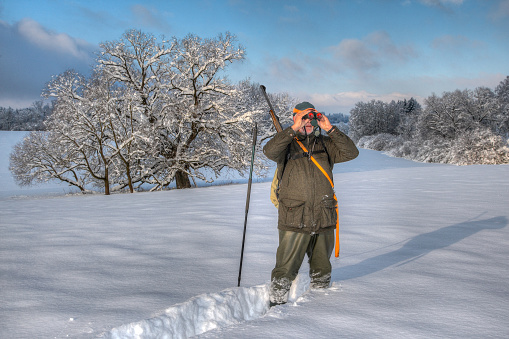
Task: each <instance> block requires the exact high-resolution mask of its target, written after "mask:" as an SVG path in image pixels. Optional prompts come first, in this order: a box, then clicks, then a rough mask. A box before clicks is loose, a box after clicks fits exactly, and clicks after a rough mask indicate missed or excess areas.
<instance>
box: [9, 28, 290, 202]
mask: <svg viewBox="0 0 509 339" xmlns="http://www.w3.org/2000/svg"><path fill="white" fill-rule="evenodd" d="M244 55H245V50H244V48H243V47H242V46H240V45H239V44H238V43H237V42H236V37H235V36H234V35H231V34H230V33H226V34H224V35H223V34H220V35H218V36H217V37H215V38H210V39H204V38H200V37H198V36H195V35H191V34H190V35H188V36H186V37H184V38H176V37H174V38H172V39H169V40H165V39H164V38H160V39H157V38H156V37H154V36H153V35H152V34H147V33H144V32H142V31H138V30H129V31H126V32H125V33H124V34H123V35H122V37H121V38H120V39H119V40H116V41H109V42H104V43H102V44H100V55H99V57H98V59H97V63H96V65H95V67H94V69H93V71H92V74H91V76H89V77H86V76H84V75H81V74H79V73H77V72H75V71H73V70H68V71H66V72H64V73H62V74H59V75H58V76H56V77H54V78H53V79H52V80H51V81H50V82H49V84H48V86H47V88H46V89H45V91H44V93H43V94H44V96H45V97H46V98H53V100H54V107H53V112H52V114H51V115H50V116H49V117H48V118H47V119H46V120H45V122H44V129H45V131H44V132H37V131H36V132H31V133H30V134H29V135H28V136H27V137H26V138H25V139H24V140H23V141H22V142H21V143H19V144H17V145H15V147H14V150H13V152H12V153H11V156H10V170H11V172H12V173H13V176H14V178H15V181H16V182H17V183H18V184H19V185H21V186H26V185H31V184H35V183H39V182H45V181H48V180H52V179H56V180H60V181H64V182H67V183H68V184H69V185H71V186H74V187H77V188H79V189H80V190H81V191H82V192H88V191H101V192H104V193H105V194H110V193H111V192H115V191H125V190H127V191H129V192H134V191H135V190H140V189H145V187H150V189H152V190H157V189H163V188H165V187H168V186H169V185H170V184H172V183H174V184H175V185H176V187H177V188H186V187H190V186H191V180H195V179H200V180H205V181H213V177H214V176H216V177H217V176H218V175H219V173H220V172H221V171H222V170H223V169H226V168H228V169H230V170H233V171H237V172H239V173H241V174H244V173H246V171H247V169H248V168H249V161H250V158H251V157H250V151H251V146H250V143H251V140H252V136H251V130H252V127H253V125H254V122H255V121H256V122H258V130H259V134H258V137H259V140H262V141H263V140H265V139H267V138H269V137H271V136H272V135H273V134H274V130H273V129H272V124H271V122H270V119H269V118H268V108H267V107H265V106H264V105H263V103H264V101H263V100H264V99H263V97H262V96H261V93H260V91H259V86H258V85H257V84H253V83H251V82H250V81H248V80H246V81H242V82H239V83H237V84H232V83H230V82H229V81H228V79H227V77H226V75H227V73H226V68H227V66H228V65H230V64H231V63H234V62H239V61H241V60H242V59H244ZM271 97H272V98H271V99H272V101H273V104H274V106H275V107H276V109H277V110H278V111H282V112H287V111H290V107H291V106H292V105H293V102H292V99H291V98H290V97H289V96H288V95H287V94H284V93H280V94H272V95H271ZM257 151H258V152H260V147H258V150H257ZM256 165H257V168H258V170H259V171H263V169H266V168H267V162H266V161H264V160H263V157H257V164H256Z"/></svg>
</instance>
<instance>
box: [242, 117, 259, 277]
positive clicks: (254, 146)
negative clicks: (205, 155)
mask: <svg viewBox="0 0 509 339" xmlns="http://www.w3.org/2000/svg"><path fill="white" fill-rule="evenodd" d="M257 134H258V129H257V127H256V122H255V124H254V127H253V150H252V152H251V169H250V170H249V181H248V184H247V198H246V214H245V217H244V235H243V236H242V250H241V252H240V266H239V284H238V287H240V276H241V274H242V259H244V244H245V242H246V228H247V214H248V212H249V199H250V197H251V183H252V181H253V164H254V156H255V151H256V136H257Z"/></svg>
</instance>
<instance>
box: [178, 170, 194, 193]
mask: <svg viewBox="0 0 509 339" xmlns="http://www.w3.org/2000/svg"><path fill="white" fill-rule="evenodd" d="M175 182H176V183H177V189H181V188H191V181H190V180H189V175H187V173H186V172H183V171H178V172H177V174H175Z"/></svg>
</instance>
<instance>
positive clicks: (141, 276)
mask: <svg viewBox="0 0 509 339" xmlns="http://www.w3.org/2000/svg"><path fill="white" fill-rule="evenodd" d="M21 135H22V134H21V133H17V132H0V146H1V153H0V180H1V181H0V231H1V237H0V258H1V259H0V338H66V337H72V338H95V337H101V336H102V337H106V338H129V337H132V338H184V337H186V336H192V335H197V337H199V338H248V339H249V338H311V337H313V338H507V337H509V322H508V321H507V319H509V260H508V259H509V227H507V226H508V223H509V166H507V165H500V166H468V167H456V166H449V165H437V164H420V163H415V162H411V161H407V160H403V159H395V158H389V157H387V156H385V155H383V154H381V153H379V152H375V151H368V150H361V154H360V156H359V158H358V159H356V160H354V161H351V162H349V163H345V164H340V165H338V166H336V168H335V176H334V179H335V183H336V192H337V195H338V198H339V200H340V210H341V214H342V216H341V227H342V228H341V256H340V259H335V258H333V259H332V263H333V277H332V280H333V284H332V287H331V288H330V289H328V290H324V291H314V290H308V284H309V280H308V279H307V276H306V271H307V267H306V263H305V264H304V265H303V268H302V270H301V274H300V275H299V277H298V278H297V281H296V283H295V284H294V288H293V290H292V301H291V302H290V303H289V304H287V305H284V306H279V307H275V308H273V309H270V310H269V309H268V305H267V304H268V295H267V292H268V281H269V278H270V271H271V269H272V266H273V264H274V259H275V251H276V247H277V230H276V225H275V224H276V215H277V212H276V209H275V208H274V207H273V206H272V204H271V202H270V201H269V186H270V183H269V182H261V183H256V184H253V192H252V196H251V206H250V210H249V220H248V232H247V236H246V249H245V254H244V264H243V272H242V282H241V287H240V288H237V287H236V286H237V276H238V267H239V259H240V249H241V241H242V231H243V224H244V208H245V198H246V189H247V185H246V184H239V185H229V186H213V187H202V188H195V189H188V190H178V191H177V190H172V191H165V192H154V193H136V194H121V195H112V196H103V195H88V196H82V195H71V196H64V195H63V193H64V192H65V190H66V187H65V186H63V185H59V184H52V185H46V186H41V187H38V188H35V189H23V190H22V189H19V188H17V187H16V186H15V185H14V183H13V182H12V178H11V177H10V173H9V172H8V169H7V166H8V154H9V152H10V147H11V145H12V144H14V143H15V142H17V141H18V140H19V139H20V138H21ZM200 333H201V334H200Z"/></svg>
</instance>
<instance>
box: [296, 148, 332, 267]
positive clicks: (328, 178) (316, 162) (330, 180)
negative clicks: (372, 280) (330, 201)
mask: <svg viewBox="0 0 509 339" xmlns="http://www.w3.org/2000/svg"><path fill="white" fill-rule="evenodd" d="M294 139H295V141H297V144H299V146H300V148H302V150H303V151H304V152H306V153H308V150H307V148H306V147H305V146H304V144H303V143H302V142H300V140H298V139H297V138H294ZM310 158H311V161H312V162H313V163H314V164H315V165H316V167H318V169H319V170H320V171H321V172H322V173H323V175H325V177H326V178H327V180H329V183H330V185H331V187H332V189H333V190H334V183H333V182H332V179H331V178H330V177H329V175H328V174H327V172H325V170H324V169H323V167H322V166H321V165H320V164H319V163H318V161H316V159H315V158H314V157H313V156H311V157H310ZM334 201H336V215H337V220H336V246H335V248H336V251H335V255H336V258H337V257H339V207H338V198H336V193H334Z"/></svg>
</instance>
